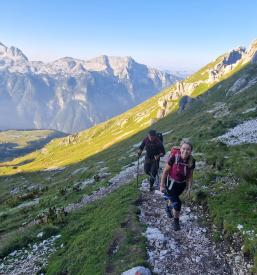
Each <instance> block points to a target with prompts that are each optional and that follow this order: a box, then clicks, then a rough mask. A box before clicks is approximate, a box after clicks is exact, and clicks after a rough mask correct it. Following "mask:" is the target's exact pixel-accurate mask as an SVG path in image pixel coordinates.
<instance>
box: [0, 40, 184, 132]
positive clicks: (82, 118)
mask: <svg viewBox="0 0 257 275" xmlns="http://www.w3.org/2000/svg"><path fill="white" fill-rule="evenodd" d="M179 79H180V78H179V77H176V76H172V75H171V74H168V73H166V72H160V71H158V70H156V69H153V68H148V67H147V66H146V65H143V64H139V63H137V62H136V61H135V60H134V59H132V58H131V57H108V56H106V55H103V56H100V57H96V58H94V59H91V60H87V61H85V60H79V59H74V58H71V57H64V58H60V59H57V60H55V61H53V62H50V63H43V62H38V61H29V60H28V59H27V57H26V56H25V55H24V54H23V53H22V51H20V50H19V49H17V48H14V47H10V48H7V47H6V46H4V45H3V44H1V48H0V85H1V87H2V89H1V90H0V113H1V115H2V116H1V117H0V128H1V129H7V128H13V129H22V128H35V129H41V128H44V129H46V128H48V129H49V128H51V129H56V130H61V131H63V132H68V133H69V132H78V131H81V130H84V129H86V128H89V127H90V126H92V125H95V124H98V123H100V122H102V121H105V120H107V119H109V118H111V117H113V116H115V115H118V114H120V113H122V112H124V111H125V110H128V109H129V108H131V107H133V106H135V105H137V104H139V103H141V102H142V101H144V100H145V99H147V98H149V97H151V96H152V95H154V94H156V93H157V92H158V91H159V90H162V89H163V88H165V87H167V86H169V85H170V84H172V83H174V82H175V81H177V80H179ZM11 110H12V111H11Z"/></svg>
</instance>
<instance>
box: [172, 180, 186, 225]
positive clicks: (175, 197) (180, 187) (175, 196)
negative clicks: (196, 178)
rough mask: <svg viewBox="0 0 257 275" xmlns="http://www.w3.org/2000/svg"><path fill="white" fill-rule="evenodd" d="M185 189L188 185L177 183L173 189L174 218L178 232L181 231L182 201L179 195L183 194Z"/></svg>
mask: <svg viewBox="0 0 257 275" xmlns="http://www.w3.org/2000/svg"><path fill="white" fill-rule="evenodd" d="M185 188H186V183H178V182H175V183H174V184H173V186H172V189H171V201H172V206H173V216H174V221H175V223H176V228H177V230H179V216H180V210H181V200H180V198H179V195H181V194H182V192H183V191H184V190H185Z"/></svg>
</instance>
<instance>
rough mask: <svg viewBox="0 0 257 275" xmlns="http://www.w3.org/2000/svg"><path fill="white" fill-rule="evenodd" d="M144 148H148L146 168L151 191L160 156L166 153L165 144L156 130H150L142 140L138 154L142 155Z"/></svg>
mask: <svg viewBox="0 0 257 275" xmlns="http://www.w3.org/2000/svg"><path fill="white" fill-rule="evenodd" d="M144 149H145V150H146V155H145V162H144V170H145V173H146V174H147V175H149V183H150V191H153V189H154V188H153V185H154V182H155V177H156V175H157V172H158V169H159V161H160V157H162V156H164V154H165V149H164V147H163V144H162V142H161V141H160V139H159V138H158V137H157V133H156V131H155V130H150V131H149V133H148V136H147V137H146V138H145V139H144V140H143V141H142V143H141V145H140V146H139V149H138V156H141V154H142V152H143V150H144Z"/></svg>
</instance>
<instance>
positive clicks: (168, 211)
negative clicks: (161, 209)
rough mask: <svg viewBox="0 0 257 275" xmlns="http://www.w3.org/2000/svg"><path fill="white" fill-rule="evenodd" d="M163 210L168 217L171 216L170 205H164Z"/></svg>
mask: <svg viewBox="0 0 257 275" xmlns="http://www.w3.org/2000/svg"><path fill="white" fill-rule="evenodd" d="M165 211H166V213H167V216H168V218H170V219H171V218H172V212H171V207H170V206H169V205H166V208H165Z"/></svg>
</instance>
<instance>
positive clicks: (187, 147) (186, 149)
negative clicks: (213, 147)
mask: <svg viewBox="0 0 257 275" xmlns="http://www.w3.org/2000/svg"><path fill="white" fill-rule="evenodd" d="M192 151H193V145H192V143H191V142H190V141H189V139H182V140H181V142H180V153H181V157H182V159H187V158H188V157H189V156H190V155H191V153H192Z"/></svg>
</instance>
